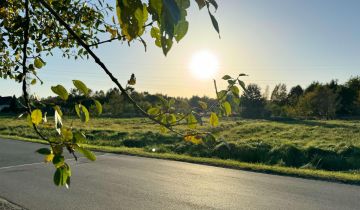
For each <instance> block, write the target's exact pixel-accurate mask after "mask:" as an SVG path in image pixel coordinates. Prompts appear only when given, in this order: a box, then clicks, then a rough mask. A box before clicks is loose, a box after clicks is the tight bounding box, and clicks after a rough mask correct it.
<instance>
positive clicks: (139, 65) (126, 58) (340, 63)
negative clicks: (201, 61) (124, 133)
mask: <svg viewBox="0 0 360 210" xmlns="http://www.w3.org/2000/svg"><path fill="white" fill-rule="evenodd" d="M111 1H113V0H111ZM191 2H192V6H191V8H190V10H189V12H188V18H187V19H188V21H189V22H190V26H189V31H188V33H187V35H186V37H185V38H184V39H183V40H182V41H180V43H179V44H175V45H174V46H173V48H172V49H171V51H170V53H169V54H168V56H167V57H165V56H164V55H163V54H162V51H161V49H160V48H157V47H156V46H155V45H154V41H153V40H152V39H151V38H149V37H145V40H146V41H147V43H148V50H147V52H145V51H144V47H143V46H142V45H141V43H132V44H131V46H130V47H129V46H128V45H127V44H126V43H124V44H121V43H120V42H112V43H109V44H104V45H101V46H100V47H99V49H97V50H95V52H96V53H97V54H98V55H99V57H100V58H101V59H102V60H103V62H104V63H105V64H106V65H107V66H108V67H109V69H110V70H111V71H112V72H113V73H114V75H115V76H116V77H118V79H119V81H120V82H122V84H125V83H126V81H127V80H128V79H129V77H130V75H131V73H134V74H135V75H136V77H137V84H136V86H135V88H136V90H137V91H148V92H150V93H163V94H167V95H170V96H182V97H189V96H192V95H199V96H203V95H207V96H210V97H214V95H215V94H214V88H213V81H212V79H210V78H209V79H207V80H204V79H199V78H197V77H195V76H194V75H193V74H192V73H191V72H190V70H189V64H190V61H191V58H192V56H193V55H194V54H196V53H197V52H199V51H204V50H205V51H208V52H211V53H212V54H214V55H215V56H216V57H217V58H218V62H219V70H218V72H217V73H216V75H214V79H216V80H217V81H218V86H220V87H219V88H226V84H225V83H224V82H222V81H221V77H222V76H223V75H225V74H228V75H231V76H236V75H238V74H239V73H246V74H248V75H249V77H246V78H244V81H245V82H246V83H247V84H249V83H257V84H259V85H260V86H261V87H262V88H263V89H265V87H266V86H269V87H270V90H272V88H273V87H274V86H275V85H276V84H278V83H285V84H286V85H287V86H288V89H290V88H291V87H292V86H295V85H297V84H300V85H301V86H302V87H306V86H307V85H309V84H310V83H311V82H312V81H319V82H328V81H330V80H331V79H338V80H339V82H340V83H343V82H345V81H346V80H347V79H349V78H350V77H352V76H356V75H360V22H359V20H360V13H359V9H360V1H358V0H346V1H344V0H226V1H220V0H218V3H219V9H218V10H217V11H216V13H215V16H216V18H217V20H218V22H219V25H220V33H221V39H219V36H218V35H217V33H216V32H215V30H214V29H213V27H212V25H211V21H210V18H209V15H208V14H207V11H206V10H205V9H203V10H201V11H199V10H198V7H197V5H196V4H195V1H194V0H192V1H191ZM109 36H110V35H104V37H103V39H107V38H109ZM45 61H46V62H47V65H46V67H45V68H43V69H41V70H39V76H40V77H41V78H42V79H43V80H44V82H45V84H44V85H40V84H39V83H38V84H37V85H35V86H32V89H31V92H32V93H36V94H37V95H39V96H41V97H45V96H48V95H54V94H53V93H52V92H51V90H50V87H51V86H53V85H57V84H62V85H64V86H65V87H66V88H68V89H70V88H72V87H73V86H72V82H71V81H72V80H73V79H80V80H82V81H84V82H85V83H86V84H87V85H88V87H89V88H91V89H93V90H105V91H106V90H108V89H109V88H113V87H115V86H114V85H113V84H112V83H111V81H110V79H109V78H108V77H107V75H106V74H105V73H103V72H102V70H101V69H100V68H99V67H98V66H97V65H96V64H95V63H94V62H93V60H91V59H89V60H82V61H79V60H77V61H74V60H68V59H62V58H61V55H60V54H58V53H56V54H55V56H53V57H48V58H45ZM13 94H16V95H21V86H20V85H19V84H16V83H15V82H13V81H10V80H0V95H2V96H4V95H13Z"/></svg>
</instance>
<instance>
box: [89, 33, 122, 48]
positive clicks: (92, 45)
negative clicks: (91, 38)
mask: <svg viewBox="0 0 360 210" xmlns="http://www.w3.org/2000/svg"><path fill="white" fill-rule="evenodd" d="M122 38H123V36H119V37H115V38H111V39H108V40H105V41H101V42H98V43H95V44H90V45H88V46H89V47H94V46H98V45H100V44H104V43H109V42H112V41H114V40H121V39H122Z"/></svg>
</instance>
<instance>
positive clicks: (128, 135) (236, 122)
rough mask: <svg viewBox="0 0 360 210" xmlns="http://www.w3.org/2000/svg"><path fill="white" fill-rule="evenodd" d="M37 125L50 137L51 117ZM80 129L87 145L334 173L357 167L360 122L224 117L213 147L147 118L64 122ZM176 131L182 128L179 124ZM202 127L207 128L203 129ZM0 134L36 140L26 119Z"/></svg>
mask: <svg viewBox="0 0 360 210" xmlns="http://www.w3.org/2000/svg"><path fill="white" fill-rule="evenodd" d="M49 122H50V123H49V124H48V125H43V126H42V129H43V131H44V132H45V133H47V134H48V135H50V136H55V134H56V133H55V131H54V129H53V124H52V119H49ZM65 123H66V124H67V125H72V126H73V127H75V128H78V129H81V130H82V131H84V132H85V133H86V135H87V138H88V144H93V145H101V146H126V147H138V148H143V149H144V150H145V151H151V150H152V149H153V148H155V150H156V152H159V153H178V154H189V155H191V156H201V157H216V158H222V159H234V160H240V161H244V162H253V163H265V164H269V165H280V166H291V167H299V168H319V169H325V170H337V171H349V170H351V171H357V170H359V169H360V121H340V120H334V121H304V120H291V121H267V120H241V119H231V120H230V119H229V120H226V121H222V123H221V125H220V126H219V127H217V128H215V129H213V130H212V132H214V133H215V134H216V135H217V136H218V137H220V138H222V139H223V140H225V141H226V142H228V143H229V144H228V145H226V144H224V143H221V142H219V143H218V145H217V146H216V147H215V148H214V149H209V148H206V147H205V146H203V145H193V144H190V143H188V142H185V141H183V140H182V139H181V138H179V137H176V136H173V135H171V134H170V133H166V134H164V133H161V132H160V129H159V127H158V126H156V125H154V124H152V123H151V122H150V121H148V120H147V119H143V118H133V119H112V118H98V119H92V120H91V121H90V122H89V123H87V124H82V123H81V122H79V120H77V119H68V120H66V122H65ZM180 129H184V127H183V128H180ZM201 129H206V128H205V127H203V128H201ZM0 135H11V136H20V137H27V138H37V136H36V134H35V133H34V132H33V130H32V128H31V127H30V126H28V125H27V122H26V120H25V119H16V118H14V117H6V116H3V117H0Z"/></svg>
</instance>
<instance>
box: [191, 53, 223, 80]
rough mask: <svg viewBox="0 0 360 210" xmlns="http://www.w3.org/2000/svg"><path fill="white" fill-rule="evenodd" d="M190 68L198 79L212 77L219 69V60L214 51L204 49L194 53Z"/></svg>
mask: <svg viewBox="0 0 360 210" xmlns="http://www.w3.org/2000/svg"><path fill="white" fill-rule="evenodd" d="M189 68H190V71H191V73H192V75H193V76H194V77H196V78H198V79H203V80H206V79H212V78H214V77H215V75H216V73H217V72H218V70H219V61H218V58H217V56H216V55H215V54H214V53H212V52H210V51H208V50H203V51H199V52H196V53H195V54H193V55H192V57H191V61H190V65H189Z"/></svg>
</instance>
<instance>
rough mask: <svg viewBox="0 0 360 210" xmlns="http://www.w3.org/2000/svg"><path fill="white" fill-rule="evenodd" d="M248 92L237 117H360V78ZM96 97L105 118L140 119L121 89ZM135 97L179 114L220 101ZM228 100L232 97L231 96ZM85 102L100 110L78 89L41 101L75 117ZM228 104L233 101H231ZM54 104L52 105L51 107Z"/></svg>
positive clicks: (13, 105)
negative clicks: (169, 103) (170, 104)
mask: <svg viewBox="0 0 360 210" xmlns="http://www.w3.org/2000/svg"><path fill="white" fill-rule="evenodd" d="M246 90H247V91H243V92H242V94H241V97H240V103H239V104H237V103H232V104H231V106H232V107H233V109H232V110H233V116H240V117H243V118H257V119H264V118H271V117H283V118H305V119H315V118H316V119H335V118H347V117H348V118H349V117H357V116H360V77H359V76H358V77H352V78H350V79H349V80H348V81H347V82H345V83H344V84H339V83H338V81H337V80H332V81H330V82H328V83H324V84H323V83H319V82H313V83H311V84H310V85H309V86H307V87H306V88H302V87H301V86H300V85H297V86H294V87H291V88H290V90H289V91H288V88H287V86H286V85H285V84H282V83H280V84H277V85H276V86H275V87H274V89H273V90H272V91H271V93H270V91H268V90H265V91H262V90H261V88H260V86H259V85H257V84H249V85H247V87H246ZM90 94H91V95H92V97H93V98H95V99H96V100H98V101H99V102H100V103H102V104H103V116H106V117H140V116H141V113H139V112H138V110H137V109H135V108H134V106H133V105H132V104H130V103H127V102H126V98H125V96H124V95H123V94H122V93H121V91H119V89H117V88H112V89H109V90H107V91H106V92H105V91H103V90H100V91H92V90H90ZM130 94H131V97H133V98H134V99H135V100H136V101H138V102H139V105H140V106H141V107H143V108H144V109H146V110H147V109H149V108H150V107H152V106H154V105H156V104H158V103H161V98H164V99H167V100H169V99H174V100H175V104H174V108H175V109H176V111H178V112H186V110H189V109H191V107H199V106H200V105H199V102H205V103H208V104H212V103H215V102H216V99H213V98H210V97H207V96H203V97H200V96H192V97H190V98H184V97H170V96H168V95H164V94H150V93H149V92H136V91H132V92H131V93H130ZM227 97H232V95H228V96H227ZM79 100H80V101H82V103H83V104H84V105H85V106H88V107H90V110H91V109H94V110H95V109H96V107H95V106H94V105H93V103H92V101H87V99H86V98H85V97H84V96H82V95H81V94H80V93H79V91H78V90H76V89H72V90H71V91H70V93H69V99H68V100H67V101H63V100H61V99H60V98H59V97H52V96H49V97H47V98H43V99H41V100H39V103H40V104H42V102H43V104H47V106H48V107H44V108H45V110H46V111H47V112H48V113H49V114H50V113H51V112H53V109H52V107H51V104H58V105H61V107H62V108H63V112H64V113H65V114H74V113H72V112H74V109H73V104H74V103H75V102H76V101H79ZM16 101H18V102H16ZM228 101H232V100H231V99H230V100H228ZM9 104H10V106H9V107H8V108H6V109H4V110H3V111H2V112H8V113H9V112H10V113H19V112H21V97H19V98H16V97H15V96H13V97H12V100H11V102H10V103H9ZM49 104H50V106H49Z"/></svg>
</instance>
